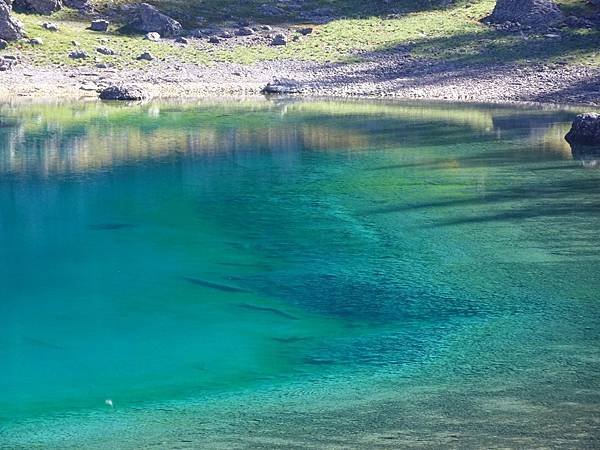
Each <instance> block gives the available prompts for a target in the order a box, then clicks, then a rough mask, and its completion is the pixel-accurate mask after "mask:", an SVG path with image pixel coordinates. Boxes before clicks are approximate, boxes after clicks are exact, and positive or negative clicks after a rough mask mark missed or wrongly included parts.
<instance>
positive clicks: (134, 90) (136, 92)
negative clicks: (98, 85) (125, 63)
mask: <svg viewBox="0 0 600 450" xmlns="http://www.w3.org/2000/svg"><path fill="white" fill-rule="evenodd" d="M148 97H149V95H148V93H147V92H146V91H144V90H143V89H142V88H141V87H140V86H137V85H135V84H131V85H123V84H120V85H111V86H108V87H106V88H104V89H102V91H100V98H101V99H102V100H121V101H136V100H144V99H146V98H148Z"/></svg>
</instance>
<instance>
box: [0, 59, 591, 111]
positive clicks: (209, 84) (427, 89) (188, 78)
mask: <svg viewBox="0 0 600 450" xmlns="http://www.w3.org/2000/svg"><path fill="white" fill-rule="evenodd" d="M274 80H288V81H287V82H288V83H292V84H293V86H294V89H292V90H291V91H290V92H285V90H284V91H283V92H282V93H284V94H285V93H290V94H294V95H302V96H319V97H321V96H332V97H372V98H378V97H381V98H397V99H432V100H434V99H435V100H451V101H463V102H501V103H505V102H507V103H512V102H528V103H530V102H536V103H554V104H576V105H589V106H600V69H598V68H590V67H572V66H567V65H561V64H539V65H530V66H519V65H515V64H499V65H494V66H490V65H486V66H471V67H465V66H458V65H453V64H445V63H440V62H437V61H435V62H434V61H432V62H428V61H423V60H413V59H412V58H411V57H410V56H408V55H405V54H402V53H401V52H396V53H389V54H383V55H382V54H378V55H376V56H373V57H371V56H369V55H365V56H363V60H362V61H361V62H356V63H349V64H339V63H338V64H320V63H315V62H305V61H293V60H287V61H281V60H280V61H264V62H260V63H256V64H252V65H243V64H234V63H215V64H212V65H205V66H202V65H195V64H185V63H174V64H169V63H166V62H164V61H155V62H154V63H153V65H152V69H151V70H141V69H133V70H117V69H111V68H106V69H102V68H89V67H88V68H60V69H57V68H46V69H44V68H39V67H34V66H29V65H27V64H17V65H15V66H14V67H13V68H12V69H11V70H8V71H4V72H0V97H1V98H5V99H7V98H23V97H25V98H42V97H49V98H58V97H70V98H77V97H98V95H99V92H101V90H102V89H104V88H106V87H108V86H111V85H115V84H117V85H119V84H125V85H127V84H132V83H135V85H136V86H137V87H138V88H140V89H142V90H143V91H144V92H146V94H147V97H148V98H174V97H178V98H185V97H190V98H198V97H203V96H208V95H210V96H219V95H257V94H260V93H261V91H262V90H263V89H264V87H265V86H266V85H267V84H268V83H272V82H273V81H274Z"/></svg>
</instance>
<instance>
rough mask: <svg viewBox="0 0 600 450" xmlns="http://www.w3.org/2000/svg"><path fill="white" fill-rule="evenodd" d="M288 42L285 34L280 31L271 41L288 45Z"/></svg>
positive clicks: (275, 43) (273, 43)
mask: <svg viewBox="0 0 600 450" xmlns="http://www.w3.org/2000/svg"><path fill="white" fill-rule="evenodd" d="M286 44H287V38H286V37H285V35H284V34H281V33H278V34H276V35H275V36H274V37H273V40H272V41H271V45H286Z"/></svg>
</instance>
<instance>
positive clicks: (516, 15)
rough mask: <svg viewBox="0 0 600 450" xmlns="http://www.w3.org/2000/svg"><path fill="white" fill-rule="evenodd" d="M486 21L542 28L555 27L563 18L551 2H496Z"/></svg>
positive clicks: (534, 0) (508, 0) (502, 0)
mask: <svg viewBox="0 0 600 450" xmlns="http://www.w3.org/2000/svg"><path fill="white" fill-rule="evenodd" d="M487 19H488V20H489V21H490V22H492V23H502V22H518V23H520V24H521V25H527V26H531V27H536V28H543V27H548V26H552V25H556V24H557V23H559V22H561V21H562V20H563V19H564V17H563V14H562V12H561V11H560V9H559V8H558V6H556V3H554V1H553V0H497V1H496V6H495V8H494V11H493V12H492V14H491V15H490V16H489V17H488V18H487Z"/></svg>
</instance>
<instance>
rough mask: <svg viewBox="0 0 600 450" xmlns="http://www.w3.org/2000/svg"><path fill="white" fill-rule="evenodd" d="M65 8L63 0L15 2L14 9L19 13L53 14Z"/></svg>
mask: <svg viewBox="0 0 600 450" xmlns="http://www.w3.org/2000/svg"><path fill="white" fill-rule="evenodd" d="M62 7H63V3H62V0H15V1H14V8H15V10H17V11H23V12H29V13H35V14H52V13H53V12H55V11H58V10H59V9H61V8H62Z"/></svg>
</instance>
